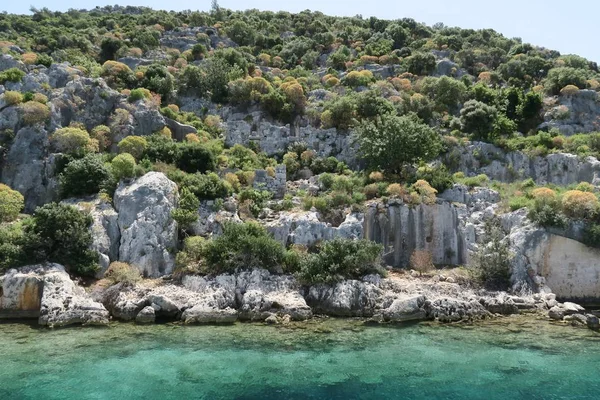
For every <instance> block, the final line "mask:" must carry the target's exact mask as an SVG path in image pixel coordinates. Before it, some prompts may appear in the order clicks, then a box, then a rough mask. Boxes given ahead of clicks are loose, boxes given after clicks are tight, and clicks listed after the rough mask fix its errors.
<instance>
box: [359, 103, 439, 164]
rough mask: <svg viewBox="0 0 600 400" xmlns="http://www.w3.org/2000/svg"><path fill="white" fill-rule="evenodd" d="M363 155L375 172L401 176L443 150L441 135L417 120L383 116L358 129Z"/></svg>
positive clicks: (410, 117) (409, 117) (367, 122)
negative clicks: (413, 166)
mask: <svg viewBox="0 0 600 400" xmlns="http://www.w3.org/2000/svg"><path fill="white" fill-rule="evenodd" d="M357 140H358V144H359V153H360V155H361V156H362V157H363V158H364V159H365V161H366V162H367V163H368V164H369V166H370V167H371V168H372V169H374V170H385V171H389V172H391V173H399V172H400V171H401V170H402V168H403V167H404V166H405V165H406V164H409V163H414V162H417V161H428V160H431V159H433V158H435V157H436V156H437V155H438V154H439V152H440V151H441V149H442V144H441V139H440V137H439V135H438V134H437V133H436V132H435V131H434V130H433V129H431V128H430V127H429V126H427V125H425V124H423V123H422V122H420V121H419V120H418V118H416V117H415V116H401V117H398V116H394V115H389V114H387V115H382V116H381V117H378V118H377V119H376V120H375V121H363V123H362V124H361V125H359V126H358V127H357Z"/></svg>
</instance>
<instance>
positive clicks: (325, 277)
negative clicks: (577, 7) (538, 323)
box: [0, 6, 600, 325]
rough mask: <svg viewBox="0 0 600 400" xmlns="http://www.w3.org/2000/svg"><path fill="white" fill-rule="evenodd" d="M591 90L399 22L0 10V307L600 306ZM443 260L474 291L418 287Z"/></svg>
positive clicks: (215, 316) (542, 58)
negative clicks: (54, 293) (406, 274)
mask: <svg viewBox="0 0 600 400" xmlns="http://www.w3.org/2000/svg"><path fill="white" fill-rule="evenodd" d="M599 79H600V74H599V71H598V67H597V65H596V63H595V62H592V61H588V60H586V59H583V58H582V57H579V56H576V55H561V54H560V53H558V52H556V51H552V50H548V49H544V48H540V47H536V46H533V45H530V44H527V43H522V42H520V41H519V40H517V39H507V38H505V37H504V36H502V35H501V34H499V33H497V32H494V31H492V30H478V31H475V30H465V29H460V28H451V27H446V26H443V25H441V24H438V25H436V26H433V27H428V26H425V25H423V24H420V23H417V22H415V21H414V20H411V19H402V20H395V21H386V20H379V19H376V18H370V19H362V18H358V17H354V18H341V17H330V16H325V15H322V14H320V13H311V12H302V13H300V14H289V13H285V12H279V13H272V12H260V11H256V10H252V11H246V12H235V11H231V10H225V9H221V8H219V7H215V8H213V10H211V12H208V13H204V12H189V11H188V12H164V11H154V10H151V9H146V8H137V7H119V6H115V7H104V8H96V9H94V10H90V11H85V10H81V11H76V10H71V11H69V12H67V13H59V12H52V11H50V10H47V9H42V10H33V12H32V15H27V16H20V15H10V14H2V15H0V181H1V182H2V183H1V184H0V274H4V275H3V277H2V279H3V281H2V282H4V283H3V285H4V286H2V291H0V310H5V311H6V312H8V313H9V314H11V313H12V314H13V315H19V313H25V314H27V313H31V312H32V311H33V314H35V316H36V317H39V318H40V321H42V323H44V324H49V325H61V324H63V322H61V321H62V320H61V318H62V317H57V316H54V317H52V312H51V311H48V312H46V311H44V309H45V308H44V307H46V308H50V309H52V308H53V306H45V304H50V303H52V301H54V300H52V299H51V298H48V299H47V298H46V293H49V290H51V289H48V287H50V286H48V285H51V284H53V285H59V286H61V285H62V284H61V283H60V282H59V280H60V281H61V282H63V281H64V282H63V283H64V285H62V286H64V291H65V294H64V296H65V297H66V298H71V299H73V300H72V303H69V304H71V305H69V304H67V305H63V306H61V307H62V308H61V307H58V308H56V307H55V308H54V309H55V311H56V310H58V311H57V312H59V314H60V315H63V316H64V315H71V316H72V318H71V319H70V320H69V321H70V322H68V323H73V321H74V322H83V323H96V322H99V321H100V323H102V321H107V318H108V315H109V312H110V314H111V315H112V316H114V317H117V318H123V319H127V320H131V319H137V318H138V317H139V318H140V319H141V320H143V319H144V318H146V319H149V320H153V319H154V317H155V315H156V316H158V317H169V318H175V317H176V318H179V319H182V320H184V321H186V322H219V321H230V320H235V319H238V318H239V319H242V320H244V319H252V320H253V319H260V320H264V319H266V318H268V317H270V316H274V318H275V317H277V318H280V319H281V318H284V317H285V316H286V315H287V316H288V317H285V318H292V319H305V318H308V317H309V316H311V315H312V314H313V313H320V312H324V313H327V314H331V315H353V316H354V315H358V316H366V317H370V318H375V319H376V320H382V321H384V320H394V319H396V320H401V319H403V318H404V319H406V318H408V317H406V318H405V317H404V316H405V315H414V316H415V319H422V318H437V319H441V320H454V319H461V318H463V317H464V318H467V319H469V318H474V317H481V316H484V315H488V313H505V312H504V311H506V310H505V309H504V308H502V307H508V308H510V309H511V310H512V311H514V310H517V309H532V308H535V309H548V308H552V307H558V303H556V300H555V297H557V298H558V299H559V300H577V301H583V302H590V303H597V302H598V298H599V296H600V292H599V291H598V288H599V287H600V278H599V276H600V275H599V273H598V271H600V257H599V256H600V250H598V249H597V248H600V202H599V199H598V193H599V192H598V185H600V176H599V173H600V162H599V161H598V159H597V157H598V156H599V154H600V133H597V131H598V130H600V128H599V127H598V124H599V123H600V95H599V94H598V91H600V83H599ZM43 263H53V264H51V265H43ZM27 266H28V267H27ZM455 267H461V268H462V271H463V272H464V274H463V275H461V276H463V277H464V279H465V281H464V282H462V284H463V285H470V287H474V288H476V289H469V290H475V291H476V290H484V289H485V290H487V292H485V294H482V293H479V292H468V294H465V293H467V292H465V293H463V294H460V293H458V292H459V291H460V290H458V289H456V290H455V289H452V290H450V292H448V291H445V289H444V288H443V287H442V289H439V288H437V289H432V288H430V287H429V286H427V285H430V286H432V287H436V286H439V285H440V284H439V281H440V276H442V277H444V276H445V274H446V273H445V272H444V271H443V269H448V268H455ZM436 268H437V269H438V270H436ZM392 269H402V270H413V271H417V272H413V275H415V274H419V275H420V274H424V275H423V276H424V277H423V278H422V279H419V278H415V277H414V276H413V278H411V279H413V280H416V281H417V283H415V282H412V281H411V282H408V283H407V281H403V280H400V281H393V280H392V281H388V280H383V281H381V279H380V278H379V276H382V275H385V274H386V271H389V270H392ZM253 271H254V272H253ZM440 271H441V272H440ZM67 273H68V275H70V276H71V277H72V278H77V279H83V281H82V283H84V284H86V285H90V284H92V285H93V286H94V287H96V289H95V290H97V291H99V292H101V293H95V294H94V296H95V297H96V298H95V301H94V300H92V299H91V298H90V297H89V295H88V294H86V293H85V291H83V289H81V288H80V287H79V286H77V285H76V284H73V282H72V281H71V279H70V278H69V276H68V275H67ZM446 275H447V274H446ZM159 277H162V278H164V282H166V283H164V284H160V281H154V280H151V281H146V280H141V281H140V279H142V278H159ZM97 279H101V282H100V284H97V283H94V280H97ZM453 279H454V278H453ZM67 280H68V282H70V283H65V282H67ZM442 280H444V281H445V278H444V279H442ZM265 282H268V284H267V283H265ZM382 282H383V283H382ZM423 282H429V283H427V284H425V283H423ZM451 283H452V282H451ZM452 284H454V283H452ZM98 285H99V286H98ZM156 285H158V286H156ZM265 285H266V286H265ZM415 285H416V286H415ZM423 285H425V286H427V287H425V286H423ZM442 286H443V285H442ZM98 287H101V288H104V289H102V290H100V289H98ZM477 288H480V289H477ZM446 289H447V288H446ZM61 290H63V289H61ZM89 290H92V289H89ZM496 290H503V291H511V292H512V294H511V295H510V296H513V297H510V296H509V295H508V294H505V293H504V292H503V294H501V295H497V294H493V293H495V292H490V291H496ZM409 295H410V296H409ZM412 295H414V296H412ZM15 296H16V297H15ZM19 296H21V297H19ZM78 296H79V297H78ZM519 296H520V297H519ZM16 298H20V299H21V300H15V299H16ZM490 299H496V300H490ZM498 299H500V300H498ZM509 299H510V301H508V300H509ZM490 301H491V303H490ZM444 302H446V303H444ZM447 302H450V303H447ZM498 302H499V303H498ZM100 303H102V304H100ZM52 304H53V303H52ZM443 304H444V305H443ZM448 304H450V305H448ZM498 304H499V305H498ZM506 304H509V305H506ZM510 304H512V305H510ZM515 304H517V305H515ZM519 304H521V305H522V304H527V307H525V306H519ZM71 306H72V307H74V309H77V310H80V311H81V310H83V314H81V313H78V312H79V311H78V312H74V313H71V311H69V310H70V308H69V307H71ZM513 306H514V307H513ZM65 307H66V308H65ZM436 307H437V308H436ZM440 307H442V308H443V307H447V308H446V309H444V310H446V311H440V310H441V309H440ZM559 308H560V307H559ZM568 308H569V306H566V308H564V307H563V308H562V309H560V310H562V311H560V310H558V309H555V310H554V312H553V315H554V316H560V317H561V318H562V317H564V316H566V315H569V314H578V313H579V312H580V311H581V310H578V309H577V310H575V309H572V310H570V311H565V309H568ZM40 309H41V310H42V311H40V312H38V311H37V310H40ZM399 309H401V310H404V311H402V312H400V311H397V310H399ZM107 310H108V311H107ZM336 310H337V311H336ZM340 310H341V311H340ZM448 310H450V311H448ZM456 310H463V311H460V312H459V311H456ZM561 312H562V314H561ZM61 313H62V314H61ZM457 313H458V314H457ZM33 314H32V315H33ZM73 315H75V317H73ZM398 315H402V317H400V316H398ZM457 315H459V316H458V317H457ZM42 317H43V318H42ZM590 318H591V317H590ZM580 319H581V320H585V317H581V318H580ZM592 322H593V321H592Z"/></svg>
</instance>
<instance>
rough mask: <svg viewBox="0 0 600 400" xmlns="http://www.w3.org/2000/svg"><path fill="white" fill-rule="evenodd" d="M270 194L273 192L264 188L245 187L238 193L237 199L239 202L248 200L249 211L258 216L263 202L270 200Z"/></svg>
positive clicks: (263, 205)
mask: <svg viewBox="0 0 600 400" xmlns="http://www.w3.org/2000/svg"><path fill="white" fill-rule="evenodd" d="M272 196H273V194H272V193H271V192H268V191H266V190H256V189H245V190H242V191H241V192H240V193H239V195H238V200H239V202H240V203H244V202H248V206H249V208H250V212H251V213H252V215H253V216H254V217H258V215H259V214H260V212H261V211H262V209H263V208H264V207H265V203H266V202H267V201H268V200H270V199H271V197H272Z"/></svg>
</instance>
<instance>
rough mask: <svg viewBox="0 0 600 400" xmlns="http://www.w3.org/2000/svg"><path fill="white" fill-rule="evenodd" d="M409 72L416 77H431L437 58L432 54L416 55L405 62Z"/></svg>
mask: <svg viewBox="0 0 600 400" xmlns="http://www.w3.org/2000/svg"><path fill="white" fill-rule="evenodd" d="M404 65H405V66H406V69H407V70H408V72H410V73H411V74H414V75H429V74H430V73H431V72H432V71H433V69H434V68H435V57H434V56H433V54H431V53H415V54H413V55H412V56H410V57H407V58H406V59H405V60H404Z"/></svg>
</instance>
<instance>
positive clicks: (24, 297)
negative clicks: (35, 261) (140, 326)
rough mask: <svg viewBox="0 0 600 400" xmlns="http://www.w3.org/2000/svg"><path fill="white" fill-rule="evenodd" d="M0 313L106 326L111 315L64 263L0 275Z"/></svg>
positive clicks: (44, 321)
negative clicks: (70, 275)
mask: <svg viewBox="0 0 600 400" xmlns="http://www.w3.org/2000/svg"><path fill="white" fill-rule="evenodd" d="M0 288H1V289H2V290H1V291H0V292H1V295H0V315H2V316H3V317H5V318H6V317H8V318H11V317H13V318H15V317H16V318H23V317H27V318H32V317H33V318H38V323H39V324H40V325H46V326H49V327H57V326H66V325H73V324H83V325H106V324H108V318H109V314H108V311H107V310H106V309H105V308H104V306H103V305H102V304H100V303H98V302H96V301H94V300H92V299H91V298H90V297H89V296H88V295H87V294H86V292H85V290H84V289H83V288H81V287H80V286H78V285H77V284H75V283H74V282H73V281H72V280H71V278H70V277H69V274H67V273H66V272H65V269H64V267H63V266H61V265H58V264H44V265H41V264H40V265H32V266H27V267H22V268H19V269H11V270H9V271H8V272H7V273H6V274H5V275H3V276H0Z"/></svg>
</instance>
